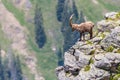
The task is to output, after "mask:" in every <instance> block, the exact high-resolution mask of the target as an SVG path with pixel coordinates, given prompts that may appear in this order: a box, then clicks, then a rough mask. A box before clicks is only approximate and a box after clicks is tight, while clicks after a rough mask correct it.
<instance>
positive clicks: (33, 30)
mask: <svg viewBox="0 0 120 80" xmlns="http://www.w3.org/2000/svg"><path fill="white" fill-rule="evenodd" d="M119 3H120V0H0V10H1V11H0V47H1V57H0V66H2V67H0V68H1V69H0V70H2V71H1V73H0V74H3V75H2V76H1V79H0V80H16V79H14V77H16V76H18V78H17V80H42V79H40V78H41V77H40V78H39V76H42V77H44V79H45V80H57V78H56V75H55V68H56V67H57V66H60V65H63V64H64V63H63V60H64V59H63V58H64V56H63V55H64V52H65V51H67V50H68V49H69V48H70V47H71V46H72V45H74V43H75V42H76V41H77V40H78V39H79V36H80V34H79V33H78V32H76V31H75V32H72V30H71V27H70V26H69V17H70V15H71V14H74V19H73V22H74V23H81V22H84V21H85V20H90V21H93V22H94V23H96V22H97V21H99V20H101V19H102V17H103V15H104V14H105V13H107V12H110V11H117V12H119V11H120V6H119ZM21 36H23V37H22V38H21ZM11 53H13V54H11ZM9 60H10V61H9ZM7 64H9V65H7ZM4 67H6V68H7V70H6V69H4ZM13 67H15V70H14V68H13ZM13 70H14V71H13ZM17 73H19V74H17ZM10 74H11V76H10ZM12 74H15V75H12ZM5 76H7V78H8V79H5Z"/></svg>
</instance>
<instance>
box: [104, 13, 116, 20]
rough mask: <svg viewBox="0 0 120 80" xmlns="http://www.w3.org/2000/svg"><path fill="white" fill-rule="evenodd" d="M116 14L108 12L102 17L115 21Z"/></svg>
mask: <svg viewBox="0 0 120 80" xmlns="http://www.w3.org/2000/svg"><path fill="white" fill-rule="evenodd" d="M117 14H118V12H109V13H106V14H105V15H104V17H105V19H108V18H110V19H115V18H116V15H117Z"/></svg>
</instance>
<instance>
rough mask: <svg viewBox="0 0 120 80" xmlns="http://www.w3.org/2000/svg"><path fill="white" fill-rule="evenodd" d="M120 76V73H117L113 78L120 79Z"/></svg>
mask: <svg viewBox="0 0 120 80" xmlns="http://www.w3.org/2000/svg"><path fill="white" fill-rule="evenodd" d="M119 78H120V74H116V75H115V76H114V77H113V79H112V80H118V79H119Z"/></svg>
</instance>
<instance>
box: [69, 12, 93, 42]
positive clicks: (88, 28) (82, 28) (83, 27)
mask: <svg viewBox="0 0 120 80" xmlns="http://www.w3.org/2000/svg"><path fill="white" fill-rule="evenodd" d="M72 17H73V14H72V15H71V16H70V19H69V23H70V26H71V27H72V31H74V30H77V31H79V32H80V41H81V38H82V36H83V40H85V32H88V33H89V34H90V39H92V37H93V34H92V33H93V31H92V29H93V27H94V23H93V22H91V21H87V22H83V23H81V24H73V23H72Z"/></svg>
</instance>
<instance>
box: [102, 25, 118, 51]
mask: <svg viewBox="0 0 120 80" xmlns="http://www.w3.org/2000/svg"><path fill="white" fill-rule="evenodd" d="M101 46H102V47H103V48H105V49H106V48H108V47H109V46H114V47H118V48H120V26H118V27H116V28H115V29H113V30H112V32H111V33H110V34H109V35H108V36H106V37H105V38H104V39H103V40H102V41H101Z"/></svg>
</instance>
